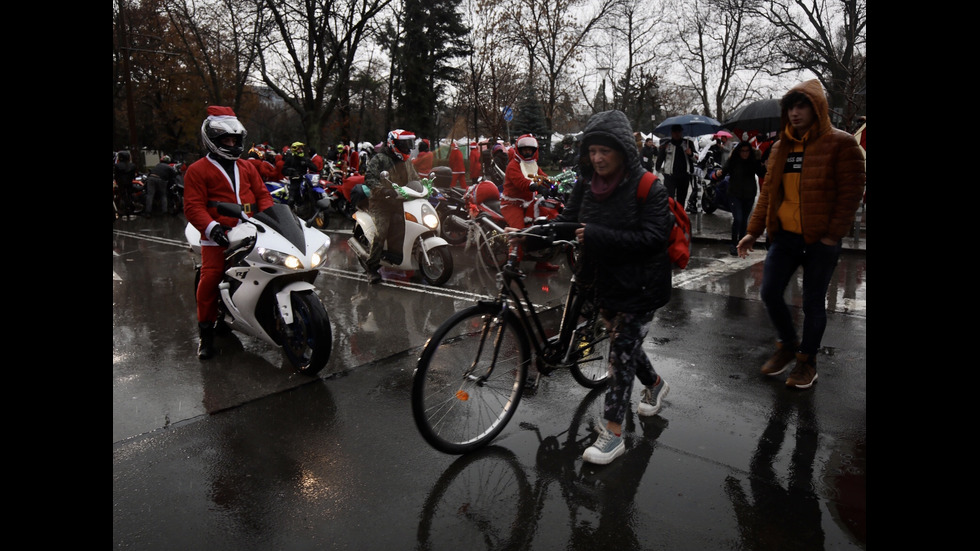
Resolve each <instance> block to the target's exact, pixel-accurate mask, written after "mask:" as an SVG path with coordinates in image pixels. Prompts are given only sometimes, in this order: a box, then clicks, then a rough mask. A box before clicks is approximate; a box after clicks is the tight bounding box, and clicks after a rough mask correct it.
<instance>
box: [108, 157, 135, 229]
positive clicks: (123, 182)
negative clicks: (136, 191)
mask: <svg viewBox="0 0 980 551" xmlns="http://www.w3.org/2000/svg"><path fill="white" fill-rule="evenodd" d="M112 179H113V180H115V181H116V185H117V186H118V187H119V190H120V195H121V196H122V205H121V207H122V214H121V215H120V216H122V217H124V218H129V217H131V216H133V212H134V211H135V208H134V207H133V180H135V179H136V165H135V164H134V163H133V162H132V161H131V160H130V155H129V151H120V152H119V154H118V155H117V156H116V164H114V165H112Z"/></svg>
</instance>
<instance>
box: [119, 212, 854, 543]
mask: <svg viewBox="0 0 980 551" xmlns="http://www.w3.org/2000/svg"><path fill="white" fill-rule="evenodd" d="M725 216H728V215H727V213H720V214H718V215H705V216H704V217H703V218H702V222H703V223H704V224H705V226H704V228H703V229H704V231H705V234H706V235H707V234H708V233H711V232H712V231H714V232H715V233H716V234H718V232H719V229H720V230H724V229H725V227H726V224H728V223H730V222H727V221H726V219H725V218H724V217H725ZM727 220H728V221H730V217H729V218H727ZM183 226H184V220H183V218H182V217H180V216H178V217H177V218H170V217H159V218H153V219H149V220H146V219H137V220H132V221H127V220H120V221H117V222H115V223H114V225H113V448H112V449H113V548H114V549H140V550H153V549H166V550H172V549H207V550H215V551H220V550H225V549H228V550H232V549H234V550H245V549H256V550H259V549H261V550H268V549H281V550H294V549H296V550H298V549H345V550H348V549H349V550H373V549H384V550H386V551H393V550H401V549H433V550H439V549H508V548H509V549H534V550H551V549H582V550H604V549H637V550H639V549H643V550H647V549H658V550H659V549H665V550H686V549H692V550H695V549H696V550H705V549H707V550H711V549H752V550H754V549H758V550H762V549H773V550H775V549H778V550H792V549H803V550H817V549H866V474H867V465H866V442H867V408H866V385H865V381H866V367H867V363H866V329H867V323H866V322H867V313H866V290H867V281H866V255H865V254H864V253H863V252H858V253H855V252H845V254H844V256H843V258H842V261H841V263H840V265H839V266H838V268H837V272H836V275H835V279H834V282H833V283H832V285H831V291H830V294H829V298H828V308H829V314H828V316H829V323H828V328H827V333H826V335H825V337H824V341H823V344H824V348H823V350H822V353H821V355H820V357H819V358H818V361H817V367H818V371H819V373H820V377H819V380H818V382H817V384H816V385H815V388H814V389H812V390H811V391H804V392H800V391H791V390H789V389H787V388H785V386H784V385H783V380H782V379H783V378H782V377H779V378H777V379H772V378H764V377H763V376H761V375H759V374H758V367H759V366H760V365H761V364H762V362H763V361H764V360H765V358H766V357H767V356H768V354H769V353H770V348H771V346H772V341H773V335H772V331H771V329H770V325H769V323H768V319H767V318H766V314H765V310H764V308H763V306H762V303H761V302H760V301H759V299H758V292H759V284H760V282H761V277H762V264H761V263H762V260H763V258H764V252H763V251H761V250H759V251H756V252H755V253H753V254H752V255H750V257H749V258H748V259H738V258H734V257H731V256H729V255H728V254H727V245H726V244H724V243H720V242H718V243H713V242H711V241H710V240H705V241H701V240H699V241H698V242H697V243H696V244H695V248H694V253H693V257H692V261H691V264H690V265H689V266H688V268H687V269H686V270H683V271H679V270H678V271H675V278H674V286H675V291H674V294H673V297H672V300H671V302H670V304H668V305H667V306H666V307H664V308H662V309H661V310H659V311H658V312H657V315H656V317H655V318H654V321H653V322H652V324H651V328H650V334H649V335H648V337H647V340H646V342H645V344H644V349H645V351H646V352H647V354H648V355H649V356H650V358H651V360H652V361H653V363H654V366H655V367H656V369H657V370H658V371H659V373H660V374H661V375H662V376H663V377H664V379H665V380H666V381H667V382H668V383H669V384H670V386H671V390H670V393H669V394H668V396H667V397H666V399H665V406H664V408H663V410H662V411H661V413H660V414H659V415H657V416H655V417H653V418H651V419H649V420H647V419H645V418H644V419H641V418H639V417H638V416H635V415H632V414H631V415H630V416H629V417H628V418H627V423H626V435H627V453H626V455H624V456H623V457H621V458H619V459H617V460H616V461H615V462H613V463H612V464H610V465H608V466H604V467H600V466H594V465H590V464H587V463H583V462H582V460H581V451H582V449H583V443H584V444H585V445H587V443H588V442H589V441H591V439H592V436H591V434H590V433H589V432H588V430H589V429H588V426H589V420H590V419H592V418H596V419H598V418H601V405H602V393H601V392H598V393H592V394H589V393H587V392H586V389H584V388H582V387H580V386H578V385H577V384H576V383H575V382H574V380H573V379H572V378H571V376H570V375H569V374H568V373H564V372H557V373H555V374H553V376H552V377H550V378H548V379H545V380H544V381H543V382H542V384H541V388H540V389H539V391H538V393H537V394H536V395H534V396H531V397H529V398H527V399H525V400H523V401H522V402H521V405H520V408H519V410H518V411H517V414H516V416H515V418H514V419H513V420H512V421H511V423H510V425H508V427H507V428H506V429H505V430H504V432H503V433H502V434H501V435H500V436H499V437H498V438H497V440H496V441H495V442H494V446H492V447H491V448H488V449H487V450H485V451H484V452H480V453H475V454H470V455H467V456H462V457H458V456H450V455H445V454H442V453H440V452H437V451H435V450H433V449H431V448H430V447H428V445H427V444H426V443H425V442H424V441H423V440H422V438H421V437H420V436H419V435H418V433H417V431H416V429H415V426H414V424H413V421H412V417H411V406H410V404H409V389H410V383H411V375H412V370H413V368H414V365H415V362H416V360H417V358H418V355H419V352H420V350H421V347H422V346H423V344H424V343H425V340H426V338H427V337H428V335H429V334H431V333H432V332H433V331H434V330H435V328H436V327H437V326H438V325H439V324H440V323H441V322H442V320H443V319H445V318H446V317H448V316H449V314H450V313H452V312H454V311H456V310H458V309H460V308H462V307H465V306H467V305H469V304H471V303H472V302H473V300H475V298H476V297H478V296H480V295H483V294H486V293H488V292H489V290H488V284H489V283H490V282H489V281H488V280H487V279H486V278H482V277H481V276H480V275H479V274H478V272H477V271H476V269H475V267H474V266H473V263H472V262H469V261H468V258H469V255H471V252H467V251H464V249H463V248H462V247H458V248H454V258H455V261H456V267H457V270H456V273H455V274H454V276H453V278H452V279H451V280H450V281H449V282H448V283H447V284H446V285H445V286H444V287H443V288H435V289H434V288H431V287H427V286H424V285H421V284H417V283H413V282H411V281H405V280H404V279H405V278H400V279H399V278H398V277H397V274H388V276H389V279H388V280H387V281H386V282H385V283H383V284H382V285H378V286H373V287H372V286H369V285H368V283H367V280H366V278H365V277H364V276H363V274H362V273H361V270H360V268H359V267H358V265H357V262H356V260H355V259H354V256H353V253H352V252H351V251H350V250H349V248H348V247H347V244H346V239H347V237H348V235H347V234H346V233H344V232H345V231H347V229H348V228H349V225H345V224H342V223H339V221H336V220H334V221H333V223H332V225H331V229H330V230H328V235H330V237H331V239H332V240H333V243H332V246H331V253H330V258H329V261H328V264H327V268H326V269H324V270H323V271H322V275H321V276H320V277H319V278H318V280H317V287H318V291H319V293H320V296H321V298H322V299H323V302H324V305H325V306H326V308H327V311H328V312H329V314H330V316H331V324H332V327H333V331H334V347H333V353H332V356H331V359H330V362H329V364H328V365H327V367H326V368H325V369H324V371H323V372H321V373H320V374H319V376H317V377H314V378H310V377H308V376H304V375H299V374H296V373H295V372H293V371H292V368H291V367H289V365H288V364H286V363H285V361H284V359H283V358H282V357H281V355H280V354H279V353H278V352H277V351H275V350H272V349H271V348H269V347H268V346H266V345H265V344H263V343H261V342H259V341H257V340H255V339H252V338H250V337H243V336H232V337H225V338H219V340H218V345H219V347H220V348H221V354H220V355H219V356H218V357H217V358H215V359H214V360H212V361H208V362H201V361H199V360H197V358H196V355H195V350H196V345H197V330H196V322H195V317H194V296H193V281H194V274H193V263H194V258H193V257H192V256H191V255H190V253H189V252H188V249H187V247H186V244H185V243H184V242H183ZM721 233H723V231H722V232H721ZM568 277H569V273H568V271H567V268H566V267H563V268H562V270H561V271H560V272H557V273H555V274H532V275H530V276H529V277H528V283H529V287H530V288H531V289H532V291H533V295H532V298H533V299H534V300H535V302H536V303H538V304H541V305H557V304H559V303H560V302H561V299H562V296H563V293H564V291H565V290H566V289H567V280H568ZM788 296H789V297H790V300H792V301H793V302H794V304H796V305H798V304H799V281H797V282H796V283H795V284H794V285H792V286H791V288H790V290H789V291H788ZM638 398H639V390H638V389H634V401H635V400H638ZM634 405H635V404H634Z"/></svg>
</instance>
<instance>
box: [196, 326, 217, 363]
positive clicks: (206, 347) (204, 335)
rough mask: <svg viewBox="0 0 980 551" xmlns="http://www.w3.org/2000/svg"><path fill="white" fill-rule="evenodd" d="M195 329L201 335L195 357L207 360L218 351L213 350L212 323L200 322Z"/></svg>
mask: <svg viewBox="0 0 980 551" xmlns="http://www.w3.org/2000/svg"><path fill="white" fill-rule="evenodd" d="M197 329H198V331H199V332H200V334H201V344H200V345H198V347H197V357H198V358H200V359H202V360H208V359H211V358H213V357H214V355H215V354H217V353H218V351H217V350H216V349H215V348H214V322H200V323H198V324H197Z"/></svg>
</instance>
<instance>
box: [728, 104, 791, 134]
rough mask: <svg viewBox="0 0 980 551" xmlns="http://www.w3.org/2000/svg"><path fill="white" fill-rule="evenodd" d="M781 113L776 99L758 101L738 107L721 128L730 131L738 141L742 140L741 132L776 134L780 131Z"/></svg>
mask: <svg viewBox="0 0 980 551" xmlns="http://www.w3.org/2000/svg"><path fill="white" fill-rule="evenodd" d="M781 113H782V110H781V108H780V107H779V100H778V99H760V100H759V101H755V102H752V103H750V104H748V105H743V106H742V107H739V108H738V110H736V111H735V112H734V113H732V116H731V117H729V118H728V120H726V121H725V122H724V123H722V125H721V126H722V127H723V128H727V129H729V130H732V131H733V132H734V134H735V137H736V138H738V139H741V138H742V133H743V132H748V133H749V134H752V133H753V132H755V133H759V134H762V135H764V136H766V135H768V134H769V133H770V132H778V131H779V130H781V129H782V128H781V125H780V115H781Z"/></svg>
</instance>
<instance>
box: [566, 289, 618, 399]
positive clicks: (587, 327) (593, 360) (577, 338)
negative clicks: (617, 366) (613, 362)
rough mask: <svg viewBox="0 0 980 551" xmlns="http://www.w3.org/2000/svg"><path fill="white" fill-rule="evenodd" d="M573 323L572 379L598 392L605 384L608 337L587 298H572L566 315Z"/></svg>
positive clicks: (601, 321)
mask: <svg viewBox="0 0 980 551" xmlns="http://www.w3.org/2000/svg"><path fill="white" fill-rule="evenodd" d="M569 316H571V317H570V318H569V319H576V320H578V322H577V323H576V324H575V333H574V334H573V335H572V340H571V343H570V344H569V346H570V347H571V358H570V359H571V366H570V367H569V370H570V371H571V372H572V377H574V378H575V380H576V381H577V382H578V383H579V384H580V385H582V386H584V387H586V388H599V387H602V386H605V385H606V384H608V383H609V378H610V377H611V374H610V373H609V345H610V335H609V330H608V328H607V327H606V323H605V322H604V321H603V320H602V316H600V315H599V308H598V307H597V306H595V304H594V303H593V301H592V299H591V296H590V295H589V294H581V295H579V296H578V297H576V299H575V302H574V303H573V304H572V307H571V311H570V312H569Z"/></svg>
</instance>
